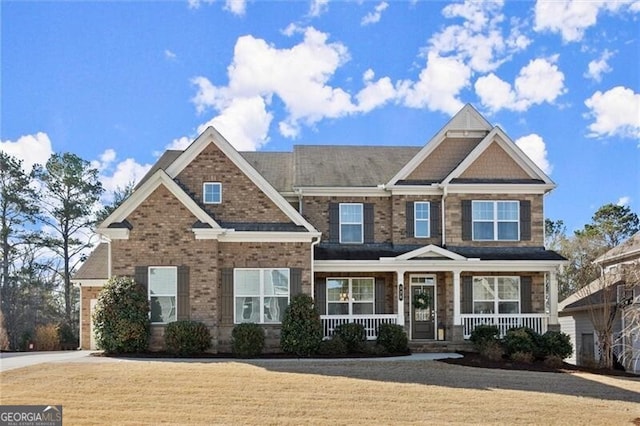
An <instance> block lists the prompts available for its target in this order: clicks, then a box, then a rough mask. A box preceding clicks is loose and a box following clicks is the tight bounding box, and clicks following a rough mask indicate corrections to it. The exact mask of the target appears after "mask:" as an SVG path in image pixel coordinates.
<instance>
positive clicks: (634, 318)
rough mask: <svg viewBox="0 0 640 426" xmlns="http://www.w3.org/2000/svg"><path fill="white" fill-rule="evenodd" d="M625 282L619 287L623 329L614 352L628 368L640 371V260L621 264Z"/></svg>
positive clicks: (615, 341) (619, 305)
mask: <svg viewBox="0 0 640 426" xmlns="http://www.w3.org/2000/svg"><path fill="white" fill-rule="evenodd" d="M621 269H622V271H621V272H622V275H623V279H624V284H623V285H620V286H619V287H618V297H617V302H618V309H619V310H620V317H621V318H620V319H621V322H622V324H621V330H620V334H619V336H617V338H616V339H615V340H614V348H613V350H614V353H615V354H616V355H617V356H618V358H619V359H620V361H621V362H622V364H623V365H624V366H625V368H626V369H632V370H634V371H640V260H637V261H635V262H632V263H628V264H624V265H621Z"/></svg>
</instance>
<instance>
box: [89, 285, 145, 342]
mask: <svg viewBox="0 0 640 426" xmlns="http://www.w3.org/2000/svg"><path fill="white" fill-rule="evenodd" d="M93 324H94V330H95V334H96V343H97V345H98V347H100V348H102V349H104V350H105V352H107V353H133V352H142V351H145V350H146V349H147V347H148V345H149V329H150V325H149V302H148V300H147V292H146V291H145V290H144V288H143V287H142V286H141V285H139V284H137V283H136V282H135V281H134V280H133V279H131V278H128V277H113V278H111V279H110V280H109V281H108V282H107V284H105V286H104V288H103V289H102V291H101V292H100V295H99V296H98V303H97V305H96V310H95V312H94V314H93Z"/></svg>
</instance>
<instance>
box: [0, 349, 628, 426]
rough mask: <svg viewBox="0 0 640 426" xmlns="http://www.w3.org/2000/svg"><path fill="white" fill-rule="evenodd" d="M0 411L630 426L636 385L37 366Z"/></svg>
mask: <svg viewBox="0 0 640 426" xmlns="http://www.w3.org/2000/svg"><path fill="white" fill-rule="evenodd" d="M0 381H1V384H2V385H1V388H0V391H1V394H0V403H1V404H62V405H63V414H64V421H65V424H70V425H78V424H159V423H169V424H261V425H263V424H296V425H299V424H368V425H369V424H389V425H398V424H409V423H413V424H422V423H430V424H443V423H466V424H479V423H482V424H485V423H501V424H516V423H517V424H522V423H530V424H630V423H631V422H632V421H633V420H634V419H636V418H639V417H640V379H629V378H615V377H605V376H595V375H590V374H554V373H535V372H517V371H497V370H483V369H477V368H469V367H460V366H454V365H447V364H442V363H437V362H433V361H424V362H373V361H369V362H358V361H346V362H315V361H308V362H298V361H295V360H290V361H278V362H265V361H255V362H252V363H243V362H214V363H205V362H196V363H186V362H168V361H166V362H159V361H149V360H143V361H123V362H92V363H65V364H43V365H40V366H34V367H29V368H23V369H17V370H12V371H8V372H4V373H2V374H1V375H0Z"/></svg>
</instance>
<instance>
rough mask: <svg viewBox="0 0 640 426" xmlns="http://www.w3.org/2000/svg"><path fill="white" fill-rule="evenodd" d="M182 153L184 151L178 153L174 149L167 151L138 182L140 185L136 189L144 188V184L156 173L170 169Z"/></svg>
mask: <svg viewBox="0 0 640 426" xmlns="http://www.w3.org/2000/svg"><path fill="white" fill-rule="evenodd" d="M182 152H183V151H177V150H174V149H169V150H167V151H165V152H164V154H162V155H161V156H160V158H158V161H156V163H155V164H154V165H153V166H151V168H150V169H149V171H148V172H147V174H146V175H144V176H143V178H142V179H140V182H138V184H137V185H136V189H138V188H140V186H142V184H143V183H144V182H145V181H146V180H147V179H149V178H150V177H151V176H153V174H154V173H155V172H157V171H158V170H160V169H162V170H164V169H166V168H167V167H169V165H170V164H171V163H173V162H174V161H176V158H178V157H179V156H180V154H182Z"/></svg>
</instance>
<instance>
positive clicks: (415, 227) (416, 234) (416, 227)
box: [413, 201, 431, 238]
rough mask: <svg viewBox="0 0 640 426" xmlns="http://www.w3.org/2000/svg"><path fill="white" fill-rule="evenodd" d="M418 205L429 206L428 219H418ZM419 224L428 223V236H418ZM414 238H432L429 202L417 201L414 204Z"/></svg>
mask: <svg viewBox="0 0 640 426" xmlns="http://www.w3.org/2000/svg"><path fill="white" fill-rule="evenodd" d="M418 204H425V205H426V206H427V218H426V219H418V214H417V213H418ZM418 222H426V223H427V234H426V235H418ZM413 236H414V237H415V238H431V203H430V202H429V201H416V202H414V203H413Z"/></svg>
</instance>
